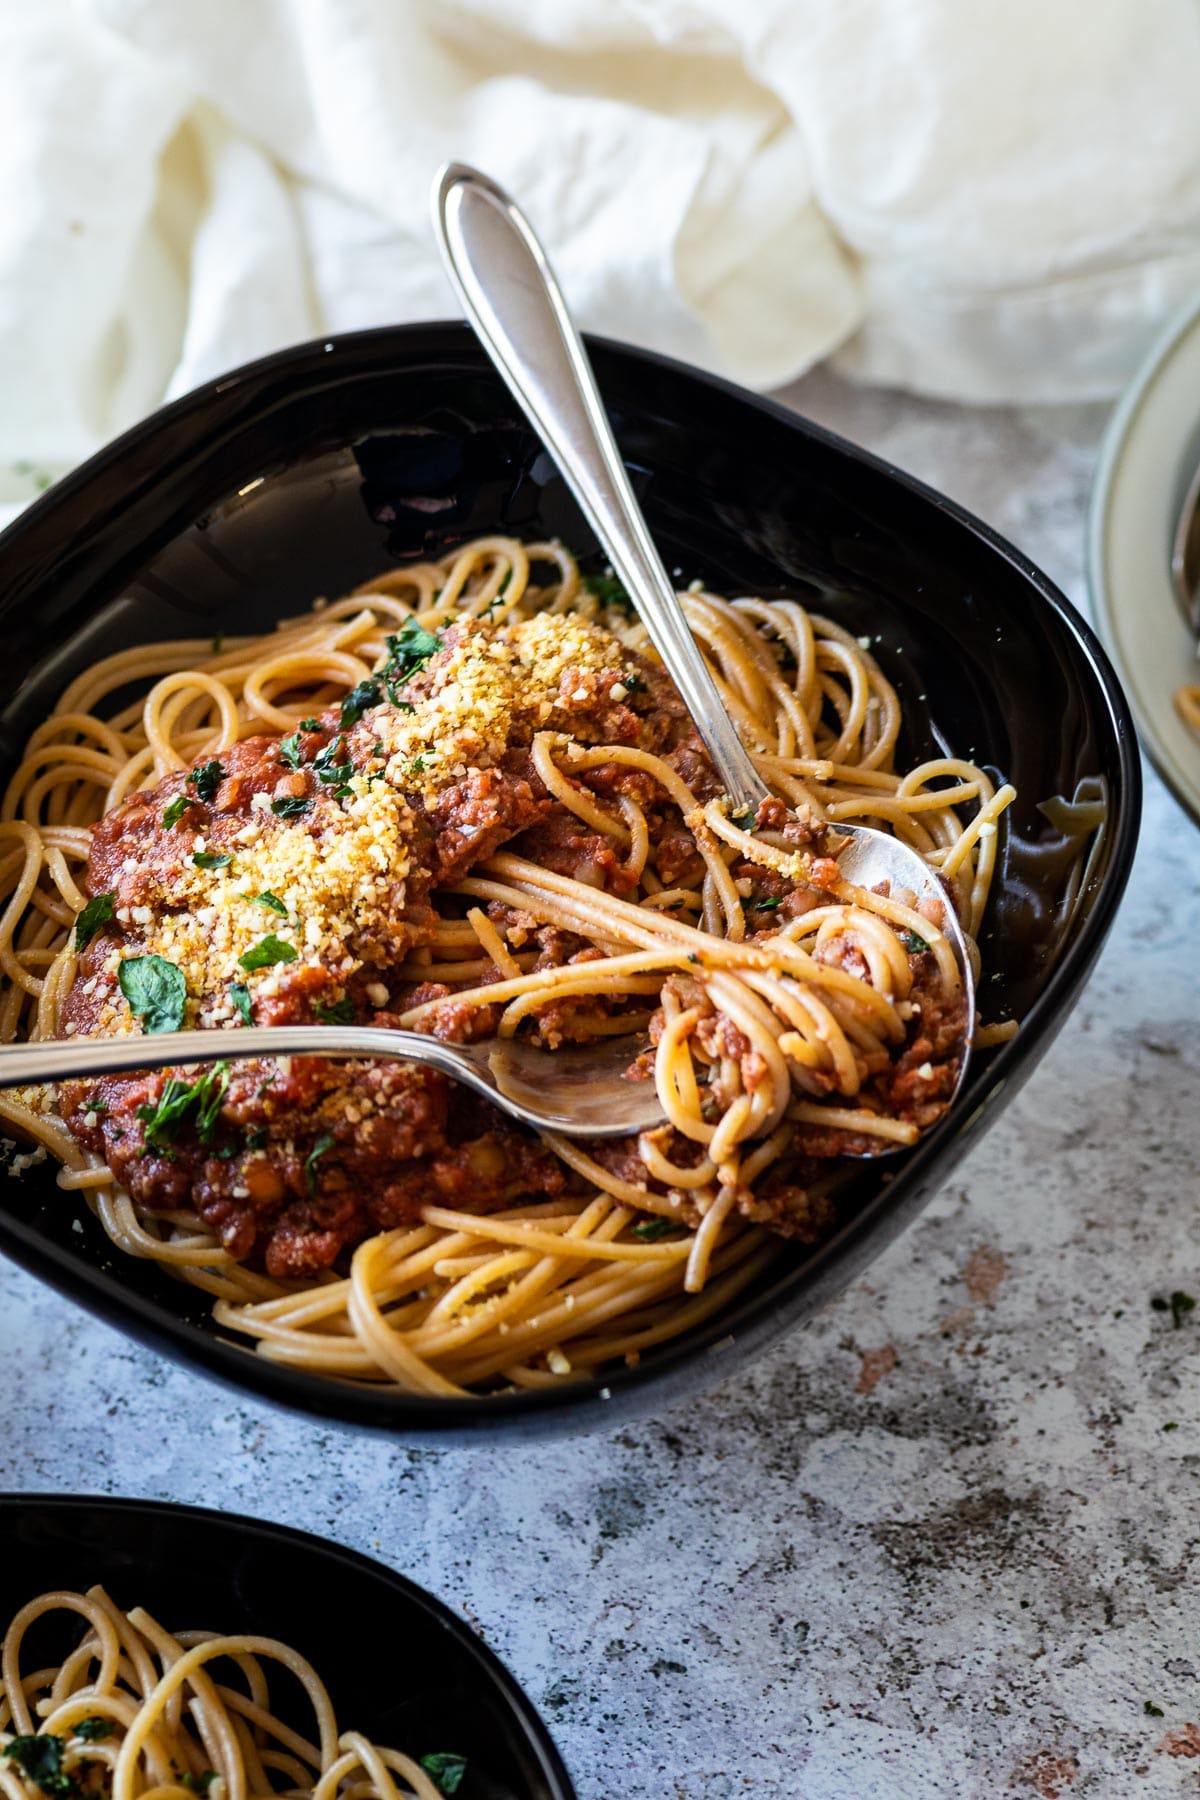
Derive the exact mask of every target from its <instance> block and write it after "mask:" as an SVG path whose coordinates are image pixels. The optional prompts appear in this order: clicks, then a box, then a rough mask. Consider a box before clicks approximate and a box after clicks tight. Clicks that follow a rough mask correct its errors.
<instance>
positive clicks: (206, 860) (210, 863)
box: [192, 850, 233, 869]
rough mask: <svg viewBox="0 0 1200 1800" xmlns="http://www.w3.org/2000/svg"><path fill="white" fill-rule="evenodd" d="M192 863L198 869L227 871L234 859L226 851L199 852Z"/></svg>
mask: <svg viewBox="0 0 1200 1800" xmlns="http://www.w3.org/2000/svg"><path fill="white" fill-rule="evenodd" d="M192 861H193V862H194V863H195V865H196V867H197V868H198V869H227V868H228V867H229V865H230V863H231V862H232V861H233V858H232V856H230V855H228V854H227V853H226V852H225V851H224V850H197V852H196V854H195V855H194V856H193V858H192Z"/></svg>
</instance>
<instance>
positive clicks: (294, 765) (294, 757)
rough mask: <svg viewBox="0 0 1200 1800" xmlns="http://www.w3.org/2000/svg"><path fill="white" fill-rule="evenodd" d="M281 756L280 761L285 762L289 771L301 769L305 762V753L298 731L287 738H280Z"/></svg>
mask: <svg viewBox="0 0 1200 1800" xmlns="http://www.w3.org/2000/svg"><path fill="white" fill-rule="evenodd" d="M279 756H280V760H281V761H282V762H285V763H286V764H287V766H288V768H289V769H298V768H299V767H300V764H301V763H302V762H303V761H304V752H303V751H302V750H301V748H300V733H299V732H298V731H293V732H291V733H290V734H289V735H288V736H287V737H285V738H280V740H279Z"/></svg>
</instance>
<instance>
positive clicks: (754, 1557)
mask: <svg viewBox="0 0 1200 1800" xmlns="http://www.w3.org/2000/svg"><path fill="white" fill-rule="evenodd" d="M792 397H793V398H794V399H795V400H796V402H797V404H798V405H800V406H801V407H802V408H803V409H804V410H806V411H808V412H809V413H811V414H812V415H813V416H815V417H816V418H818V419H820V420H821V421H823V422H824V423H827V424H830V425H832V426H833V427H834V428H835V429H837V430H839V431H841V432H843V433H845V435H847V436H849V437H851V438H855V439H857V440H858V441H860V442H862V443H865V444H867V445H869V446H871V447H873V448H875V449H877V450H880V451H882V452H883V453H884V454H885V455H886V456H888V457H889V458H891V459H892V460H894V461H895V462H897V463H899V464H900V465H901V466H902V467H906V468H909V469H911V470H913V471H914V472H915V473H917V474H919V475H921V476H923V477H924V478H925V479H926V480H928V481H930V482H932V483H933V484H935V485H936V486H938V487H942V488H944V489H946V490H947V491H948V492H949V493H951V494H952V495H954V496H955V497H956V498H957V499H959V500H961V501H963V502H964V503H965V504H966V505H967V506H969V507H971V508H972V509H973V510H974V511H976V512H978V513H980V514H981V515H982V516H983V517H984V518H985V519H988V520H989V521H990V522H991V523H993V524H994V525H996V526H997V527H998V528H999V529H1000V530H1001V531H1003V532H1005V533H1006V534H1008V535H1009V536H1011V537H1012V538H1014V539H1015V540H1016V541H1017V543H1019V544H1020V545H1021V546H1022V547H1023V548H1024V549H1026V550H1027V551H1028V552H1029V553H1030V554H1031V555H1032V556H1033V557H1034V558H1035V560H1037V561H1038V562H1040V563H1041V564H1042V566H1043V567H1044V568H1045V569H1046V570H1047V572H1048V573H1049V574H1050V575H1051V576H1052V577H1053V578H1054V579H1055V580H1056V581H1058V582H1059V583H1060V584H1061V585H1062V586H1063V587H1064V588H1065V589H1066V591H1067V593H1068V594H1069V595H1070V596H1071V597H1072V598H1073V599H1075V600H1076V601H1080V600H1081V599H1082V598H1083V596H1082V578H1081V555H1082V535H1083V512H1084V505H1085V500H1086V492H1087V485H1088V480H1089V476H1090V471H1091V465H1092V460H1093V456H1094V452H1095V445H1096V442H1097V439H1098V435H1099V431H1100V427H1101V423H1102V416H1101V415H1100V414H1099V413H1098V412H1096V411H1092V410H1088V411H1078V412H1069V413H1068V412H1058V411H1056V412H1053V413H1036V414H1034V413H1027V412H1026V413H1019V414H1015V413H1003V412H998V413H993V412H988V413H984V412H964V411H959V410H955V409H953V408H950V407H945V406H938V405H931V404H927V403H922V402H918V401H914V400H909V399H905V398H903V397H898V396H895V395H882V394H877V393H860V392H856V391H854V390H852V389H850V388H847V387H846V386H845V385H843V384H841V383H839V382H837V381H835V380H833V379H832V378H831V377H829V376H825V375H818V376H815V377H813V378H811V379H810V380H808V381H807V382H805V383H803V384H801V385H800V386H799V387H798V388H797V389H795V390H794V392H793V396H792ZM1198 940H1200V834H1197V832H1196V831H1195V830H1194V829H1193V828H1192V827H1191V825H1189V824H1188V823H1187V822H1186V820H1185V819H1184V817H1183V815H1182V813H1181V812H1180V811H1179V810H1178V809H1177V808H1176V807H1175V805H1174V804H1173V802H1172V801H1171V800H1170V799H1169V798H1168V797H1167V796H1166V795H1165V794H1164V792H1163V791H1162V789H1161V787H1160V786H1159V785H1158V783H1157V782H1156V781H1155V780H1154V779H1153V778H1151V779H1150V782H1149V791H1148V796H1147V808H1146V822H1145V831H1144V836H1143V843H1142V849H1141V851H1140V854H1139V857H1138V862H1137V867H1136V869H1135V872H1134V876H1133V880H1132V883H1131V888H1130V892H1129V895H1128V898H1127V900H1126V903H1125V906H1124V909H1123V911H1122V913H1121V916H1120V920H1119V922H1118V925H1117V927H1116V930H1115V932H1114V935H1113V937H1112V939H1111V940H1110V942H1109V945H1108V947H1107V949H1106V951H1105V953H1104V956H1103V959H1102V961H1101V963H1100V965H1099V967H1098V969H1097V972H1096V974H1095V975H1094V977H1093V979H1092V981H1091V983H1090V985H1089V986H1088V988H1087V990H1086V992H1085V994H1084V997H1083V999H1082V1001H1081V1003H1080V1005H1079V1007H1078V1008H1077V1010H1076V1012H1075V1014H1074V1015H1073V1017H1072V1019H1071V1021H1070V1023H1069V1024H1068V1026H1067V1027H1066V1029H1065V1030H1064V1031H1063V1034H1062V1036H1061V1037H1060V1038H1059V1040H1058V1042H1057V1044H1056V1045H1055V1046H1054V1048H1053V1050H1052V1051H1051V1052H1050V1054H1049V1055H1048V1056H1047V1057H1046V1059H1045V1061H1044V1062H1043V1063H1042V1065H1041V1067H1040V1068H1039V1069H1038V1071H1037V1073H1036V1074H1035V1075H1034V1077H1033V1078H1032V1080H1031V1081H1030V1083H1029V1085H1028V1087H1027V1088H1026V1089H1025V1091H1024V1093H1023V1094H1022V1096H1021V1098H1020V1099H1019V1100H1018V1101H1017V1102H1016V1103H1015V1104H1014V1105H1013V1107H1012V1108H1011V1109H1010V1110H1009V1111H1008V1112H1007V1113H1006V1114H1005V1115H1004V1117H1003V1118H1002V1119H1001V1120H1000V1122H999V1123H998V1124H997V1125H996V1126H995V1127H994V1128H993V1129H992V1130H991V1132H990V1133H989V1135H988V1136H987V1138H986V1140H985V1141H984V1142H983V1143H982V1144H980V1145H979V1146H978V1147H977V1148H976V1149H975V1151H974V1153H973V1155H972V1156H971V1157H970V1158H969V1159H968V1160H967V1161H966V1162H964V1163H963V1164H962V1165H960V1172H959V1174H958V1177H957V1178H956V1180H955V1181H954V1183H953V1185H952V1186H951V1187H949V1188H948V1189H947V1190H946V1191H945V1192H943V1193H942V1194H941V1195H940V1196H939V1198H938V1199H937V1200H936V1201H935V1202H934V1204H933V1205H932V1206H931V1207H930V1208H929V1210H928V1211H927V1212H926V1213H925V1215H924V1216H923V1218H922V1219H921V1220H920V1222H919V1223H918V1224H917V1225H916V1226H914V1227H913V1229H912V1230H910V1231H909V1233H908V1234H907V1236H906V1237H904V1238H902V1239H901V1241H900V1242H899V1243H897V1244H896V1245H895V1246H894V1247H893V1248H892V1249H891V1250H889V1251H888V1252H887V1253H886V1254H885V1255H884V1256H882V1257H881V1258H880V1260H879V1261H878V1262H877V1263H875V1264H874V1266H873V1267H872V1268H871V1269H870V1271H869V1272H868V1276H867V1279H866V1280H864V1281H861V1282H860V1283H859V1284H858V1285H857V1286H856V1287H854V1288H853V1289H852V1290H851V1291H850V1292H849V1293H847V1294H846V1295H845V1296H844V1297H843V1298H842V1299H841V1300H840V1301H838V1302H837V1303H836V1304H835V1305H832V1306H831V1307H829V1308H828V1309H827V1311H826V1312H825V1313H824V1314H823V1315H822V1316H821V1317H820V1318H819V1319H818V1320H817V1321H816V1322H815V1323H814V1324H813V1325H812V1326H810V1327H809V1328H808V1329H806V1330H803V1331H800V1332H798V1333H797V1334H796V1335H795V1336H794V1337H793V1338H792V1339H791V1340H790V1341H789V1342H788V1343H787V1344H785V1345H784V1347H783V1348H782V1349H780V1350H778V1351H777V1352H775V1354H773V1355H771V1356H769V1357H767V1358H766V1359H765V1360H764V1361H763V1362H762V1363H760V1364H759V1365H758V1366H757V1367H756V1368H755V1369H754V1370H753V1371H751V1372H750V1374H749V1375H748V1376H742V1377H739V1378H738V1379H737V1381H736V1382H732V1383H730V1384H728V1385H726V1386H725V1387H724V1388H719V1389H717V1390H716V1391H715V1392H713V1393H711V1394H709V1395H708V1396H707V1397H705V1398H702V1399H699V1400H696V1401H693V1402H691V1403H690V1404H688V1405H686V1406H681V1407H676V1408H675V1409H674V1410H673V1411H670V1412H668V1413H667V1414H665V1415H664V1416H663V1417H662V1418H660V1419H659V1420H657V1421H656V1422H655V1423H653V1424H646V1425H638V1426H635V1427H633V1428H629V1429H626V1430H624V1431H620V1432H618V1433H617V1434H616V1435H615V1436H613V1437H611V1438H601V1437H591V1438H587V1439H584V1440H582V1441H577V1442H571V1441H567V1442H561V1443H557V1444H551V1445H548V1446H543V1447H539V1448H534V1449H528V1450H516V1451H509V1452H507V1453H506V1454H505V1455H504V1456H503V1457H502V1458H493V1457H491V1456H489V1455H487V1454H486V1453H485V1452H482V1451H478V1450H475V1451H470V1452H465V1451H464V1452H438V1453H434V1452H429V1451H410V1450H406V1449H402V1448H391V1447H390V1446H389V1445H388V1444H387V1443H385V1442H382V1441H380V1440H378V1439H372V1438H360V1437H357V1436H355V1435H353V1434H352V1433H349V1432H343V1431H340V1430H338V1429H320V1428H318V1427H316V1426H314V1425H310V1424H308V1423H306V1422H305V1421H303V1420H301V1419H296V1418H292V1417H289V1416H285V1415H283V1414H281V1413H276V1412H273V1411H269V1410H266V1409H264V1408H263V1407H260V1406H258V1405H255V1404H252V1403H250V1402H246V1401H241V1400H238V1399H236V1398H231V1397H230V1395H229V1394H227V1393H225V1392H224V1391H223V1390H221V1389H219V1388H217V1387H215V1386H211V1385H209V1384H208V1383H207V1382H204V1381H202V1380H200V1379H198V1378H193V1377H190V1376H187V1375H184V1374H182V1373H180V1372H179V1371H177V1370H176V1369H174V1368H173V1367H171V1366H169V1365H166V1364H164V1363H162V1362H160V1361H158V1360H157V1359H156V1358H155V1357H154V1356H152V1355H149V1354H148V1353H146V1352H145V1351H142V1350H140V1349H137V1348H134V1347H132V1346H131V1345H130V1344H128V1343H126V1342H125V1341H124V1340H123V1339H122V1338H120V1337H118V1336H117V1335H116V1334H115V1333H113V1332H112V1331H110V1330H108V1329H107V1328H106V1327H104V1326H102V1325H99V1324H97V1323H95V1322H93V1321H92V1320H91V1319H90V1318H88V1317H86V1316H85V1315H84V1314H83V1313H81V1312H78V1311H77V1310H75V1308H73V1307H72V1306H70V1305H68V1304H67V1302H66V1301H64V1300H60V1299H58V1298H57V1297H55V1296H54V1295H53V1294H52V1293H50V1292H49V1291H48V1290H46V1289H43V1288H41V1287H39V1286H37V1284H36V1283H34V1282H33V1281H32V1280H30V1279H29V1278H28V1277H27V1276H25V1275H23V1274H19V1273H17V1272H16V1271H15V1270H13V1269H11V1268H4V1269H2V1270H0V1362H2V1366H3V1370H4V1378H3V1383H2V1386H0V1486H4V1487H10V1488H27V1489H32V1488H48V1487H49V1488H57V1489H78V1490H84V1491H93V1492H95V1491H104V1492H111V1493H136V1494H141V1495H145V1496H151V1497H158V1498H162V1499H170V1500H183V1501H193V1502H197V1503H201V1504H207V1505H211V1506H224V1507H228V1508H236V1509H240V1510H242V1511H245V1512H249V1513H255V1514H259V1515H261V1516H263V1517H266V1518H271V1519H278V1520H283V1521H286V1522H288V1523H291V1524H294V1525H301V1526H305V1527H307V1528H308V1529H310V1530H313V1531H317V1532H322V1533H325V1534H326V1535H328V1536H330V1537H332V1538H335V1539H338V1540H339V1541H341V1542H343V1543H346V1544H352V1545H354V1546H356V1547H357V1548H359V1549H362V1550H365V1551H367V1552H368V1553H369V1554H372V1555H375V1556H378V1557H381V1558H382V1559H383V1560H384V1561H386V1562H389V1563H391V1564H392V1565H393V1566H395V1567H396V1568H399V1569H401V1570H403V1571H405V1572H406V1573H407V1574H409V1575H411V1576H413V1577H414V1578H415V1579H416V1580H417V1581H419V1582H422V1583H423V1584H424V1585H425V1586H427V1587H429V1588H431V1589H432V1590H433V1591H434V1592H435V1593H436V1594H439V1595H440V1596H441V1597H442V1598H443V1599H445V1600H447V1601H448V1602H449V1603H450V1605H451V1606H453V1607H455V1608H457V1609H458V1610H459V1611H460V1612H462V1613H463V1614H465V1616H466V1617H467V1618H468V1619H469V1620H471V1622H472V1623H473V1624H474V1625H475V1626H476V1627H477V1628H478V1629H479V1631H480V1632H481V1633H482V1634H483V1636H484V1637H485V1638H486V1639H487V1641H488V1643H489V1644H491V1645H492V1647H493V1648H494V1649H495V1650H497V1651H498V1652H499V1654H500V1655H501V1656H502V1657H503V1658H504V1659H505V1660H506V1661H507V1662H508V1664H509V1665H510V1667H511V1668H512V1669H513V1671H514V1672H515V1673H516V1675H517V1676H518V1678H519V1679H520V1680H521V1682H522V1683H523V1684H524V1685H525V1687H526V1688H527V1689H528V1691H529V1693H530V1694H531V1696H532V1697H533V1699H534V1700H535V1701H536V1702H537V1704H538V1705H539V1706H540V1707H541V1709H542V1711H543V1713H544V1715H545V1717H546V1719H547V1720H548V1722H549V1724H550V1726H551V1729H552V1730H553V1732H554V1734H555V1736H556V1738H557V1740H558V1742H559V1745H560V1746H561V1748H562V1751H563V1754H564V1756H565V1757H566V1760H567V1762H568V1764H569V1766H570V1768H571V1771H572V1774H573V1776H574V1778H575V1781H576V1782H577V1784H578V1788H579V1792H580V1795H581V1796H582V1800H640V1797H642V1796H646V1797H647V1800H649V1797H650V1796H663V1797H665V1800H685V1797H686V1800H732V1797H734V1796H740V1795H743V1794H754V1795H759V1796H762V1800H783V1797H789V1800H790V1797H792V1796H796V1797H799V1800H942V1797H943V1796H945V1797H946V1800H960V1797H962V1796H981V1797H989V1800H990V1797H991V1796H1007V1795H1017V1796H1023V1795H1029V1796H1033V1797H1036V1800H1056V1797H1062V1800H1084V1797H1085V1796H1087V1797H1089V1800H1090V1797H1092V1796H1105V1797H1111V1800H1126V1797H1127V1796H1138V1797H1139V1800H1140V1797H1142V1796H1145V1797H1147V1800H1155V1797H1157V1796H1165V1795H1176V1794H1194V1793H1197V1792H1198V1791H1200V1722H1198V1721H1200V1692H1198V1691H1197V1675H1196V1671H1197V1666H1198V1665H1200V1612H1198V1609H1197V1581H1196V1573H1195V1554H1196V1546H1197V1542H1198V1540H1200V1507H1198V1504H1197V1502H1198V1501H1200V1308H1198V1309H1197V1311H1196V1312H1195V1313H1194V1314H1191V1315H1187V1314H1181V1317H1180V1323H1179V1325H1178V1327H1176V1325H1175V1324H1174V1323H1173V1320H1172V1316H1171V1313H1170V1312H1169V1311H1168V1312H1165V1313H1164V1312H1161V1311H1156V1310H1154V1309H1153V1308H1152V1306H1151V1304H1150V1303H1151V1299H1152V1297H1153V1296H1155V1295H1160V1296H1161V1295H1165V1294H1169V1293H1171V1292H1172V1291H1173V1290H1177V1289H1184V1290H1193V1291H1196V1292H1198V1293H1200V1275H1198V1272H1197V1254H1198V1251H1200V1207H1197V1204H1196V1201H1197V1180H1196V1177H1197V1165H1198V1163H1200V1015H1198V1012H1197V1006H1196V993H1195V986H1194V976H1195V951H1194V946H1195V944H1196V943H1197V941H1198ZM110 1420H119V1422H120V1430H119V1431H113V1432H112V1435H111V1436H110V1435H109V1427H110ZM164 1422H167V1423H166V1428H165V1429H164ZM48 1423H49V1424H50V1425H51V1426H52V1427H53V1429H52V1430H49V1431H48V1430H47V1428H46V1427H47V1424H48ZM1147 1703H1149V1706H1151V1707H1154V1708H1158V1709H1161V1712H1160V1713H1159V1712H1153V1713H1152V1712H1150V1711H1148V1707H1147Z"/></svg>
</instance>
